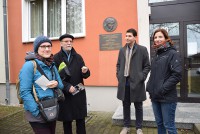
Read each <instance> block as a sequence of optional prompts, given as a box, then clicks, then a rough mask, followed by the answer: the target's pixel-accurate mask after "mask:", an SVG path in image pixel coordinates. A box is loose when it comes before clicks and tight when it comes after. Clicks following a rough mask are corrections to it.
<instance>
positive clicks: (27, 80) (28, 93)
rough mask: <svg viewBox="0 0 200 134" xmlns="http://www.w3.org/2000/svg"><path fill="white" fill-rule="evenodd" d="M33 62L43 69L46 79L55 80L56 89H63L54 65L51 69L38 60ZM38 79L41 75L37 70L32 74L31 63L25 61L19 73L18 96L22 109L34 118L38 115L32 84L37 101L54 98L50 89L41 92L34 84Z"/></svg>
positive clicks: (32, 66) (32, 67)
mask: <svg viewBox="0 0 200 134" xmlns="http://www.w3.org/2000/svg"><path fill="white" fill-rule="evenodd" d="M35 61H36V62H37V63H38V65H40V67H41V68H42V69H43V71H44V73H45V74H46V76H47V77H48V79H49V80H56V81H57V82H58V86H57V88H59V89H63V87H64V86H63V83H62V81H61V78H60V76H59V74H58V71H57V68H56V67H55V65H54V64H52V65H51V67H48V66H47V65H45V64H44V63H43V62H42V61H40V60H38V59H35ZM51 68H53V69H54V70H55V71H51ZM53 69H52V70H53ZM52 72H54V74H52ZM40 77H41V74H40V72H39V71H38V70H36V72H35V74H34V65H33V62H32V61H26V62H25V63H24V65H23V67H22V69H21V70H20V73H19V79H20V96H21V98H22V100H23V102H24V109H25V110H26V111H29V112H31V113H32V115H33V116H35V117H36V116H38V115H39V108H38V104H37V103H36V101H35V99H34V97H33V93H32V91H33V90H32V87H33V84H34V87H35V90H36V93H37V96H38V99H39V100H40V99H42V98H45V97H51V98H52V97H54V93H53V91H52V89H50V88H47V89H46V90H43V89H42V88H41V87H40V86H39V85H37V84H36V83H35V81H36V80H37V79H38V78H40Z"/></svg>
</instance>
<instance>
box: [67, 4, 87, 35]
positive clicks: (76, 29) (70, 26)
mask: <svg viewBox="0 0 200 134" xmlns="http://www.w3.org/2000/svg"><path fill="white" fill-rule="evenodd" d="M66 4H67V5H66V12H67V13H66V18H67V21H66V28H67V29H66V31H67V33H71V34H75V33H82V32H83V31H82V27H83V26H82V19H83V18H82V0H67V3H66Z"/></svg>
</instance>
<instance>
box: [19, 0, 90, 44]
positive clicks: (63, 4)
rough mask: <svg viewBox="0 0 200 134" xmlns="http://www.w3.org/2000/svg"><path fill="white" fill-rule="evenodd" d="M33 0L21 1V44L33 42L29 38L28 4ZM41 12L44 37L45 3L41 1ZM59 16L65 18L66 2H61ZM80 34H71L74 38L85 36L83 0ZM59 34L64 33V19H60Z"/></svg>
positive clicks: (45, 32) (45, 30)
mask: <svg viewBox="0 0 200 134" xmlns="http://www.w3.org/2000/svg"><path fill="white" fill-rule="evenodd" d="M31 1H35V0H22V42H23V43H25V42H33V41H34V40H35V38H31V25H30V20H31V19H30V2H31ZM43 1H44V3H43V6H44V7H43V11H44V18H43V22H44V26H43V27H44V31H43V33H44V35H45V36H47V1H48V0H43ZM61 14H62V15H61V16H66V0H61ZM82 18H83V19H82V26H83V27H82V28H83V29H82V31H83V32H82V33H75V34H72V35H73V36H74V37H75V38H79V37H85V36H86V27H85V0H82ZM61 24H62V26H61V30H62V31H61V34H65V33H66V17H62V18H61ZM50 39H51V40H57V39H59V37H50Z"/></svg>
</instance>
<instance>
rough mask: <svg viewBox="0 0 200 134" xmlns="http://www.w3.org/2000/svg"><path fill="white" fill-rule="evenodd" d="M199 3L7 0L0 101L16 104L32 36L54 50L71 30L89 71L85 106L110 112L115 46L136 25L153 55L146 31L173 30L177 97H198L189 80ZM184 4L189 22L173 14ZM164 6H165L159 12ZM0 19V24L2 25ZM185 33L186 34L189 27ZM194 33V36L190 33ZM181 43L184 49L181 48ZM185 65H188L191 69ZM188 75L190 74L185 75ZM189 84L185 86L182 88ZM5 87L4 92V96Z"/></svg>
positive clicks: (196, 41) (192, 79) (195, 60)
mask: <svg viewBox="0 0 200 134" xmlns="http://www.w3.org/2000/svg"><path fill="white" fill-rule="evenodd" d="M180 1H182V2H180ZM0 4H2V3H0ZM198 4H199V0H192V1H190V0H149V2H148V1H143V0H126V2H123V1H120V0H117V1H116V0H108V1H102V0H95V1H94V0H15V1H13V0H7V10H8V23H7V24H8V47H9V51H8V54H9V60H8V62H9V76H10V77H9V85H10V88H9V89H6V86H5V81H6V79H5V72H6V71H5V62H4V61H3V60H4V54H5V52H4V51H3V50H4V49H3V48H2V49H0V51H1V52H2V53H3V54H2V53H1V57H0V62H1V63H2V64H1V65H3V66H4V68H3V67H2V66H1V68H0V74H2V75H1V76H0V83H1V85H0V94H1V97H0V103H1V104H6V102H5V99H8V100H9V101H8V102H9V104H10V105H18V101H17V97H16V90H15V82H16V79H17V77H18V73H19V70H20V68H21V67H22V65H23V63H24V61H25V60H24V57H25V55H26V52H28V51H32V50H33V46H32V45H33V41H34V39H35V37H36V36H38V35H41V34H43V35H46V36H48V37H50V39H51V40H52V42H53V53H54V54H55V53H56V52H58V51H59V50H60V44H59V40H58V38H59V36H60V35H61V34H64V33H70V34H73V35H74V36H75V40H74V48H75V49H76V51H77V52H78V53H80V54H81V55H82V56H83V58H84V60H85V63H86V65H87V66H88V67H89V68H90V71H91V77H90V78H88V79H87V80H85V84H86V86H87V88H86V90H87V101H88V109H89V110H96V111H115V109H116V108H117V106H118V105H119V104H121V101H119V100H117V98H116V94H117V90H116V89H117V79H116V62H117V56H118V51H119V48H120V47H122V46H124V44H125V39H124V38H125V32H126V30H127V29H129V28H135V29H136V30H137V31H138V37H137V42H138V43H139V44H140V45H143V46H146V47H147V48H148V51H149V53H151V56H152V55H153V52H152V50H151V47H150V44H151V43H150V42H151V41H152V39H151V33H152V32H153V30H154V29H155V28H158V27H163V28H166V29H168V31H171V30H170V29H173V30H172V31H173V34H172V35H175V36H172V39H173V40H174V41H175V42H176V43H177V44H179V45H177V46H178V50H179V51H180V53H181V56H182V60H183V67H185V66H186V67H187V68H185V70H186V71H184V72H183V73H184V78H183V81H182V82H181V83H180V84H179V85H178V86H177V89H178V92H179V98H180V99H179V100H180V101H185V102H188V101H190V102H198V101H199V100H200V99H199V98H200V97H198V94H199V93H198V92H199V88H198V86H197V85H195V84H191V83H195V81H197V82H198V80H199V79H198V78H199V74H198V69H199V68H200V66H199V62H198V53H199V51H198V48H199V39H198V37H199V34H198V32H199V31H198V30H199V24H200V23H199V19H200V17H199V15H198V13H199V8H196V6H195V5H198ZM183 5H187V6H188V5H189V6H192V5H193V6H194V7H193V10H192V11H191V12H195V11H196V13H195V15H196V16H194V15H193V18H194V17H196V20H195V19H193V20H192V17H191V15H189V14H190V12H187V13H188V17H189V18H190V20H189V21H190V22H189V23H188V19H187V15H186V16H183V15H182V14H176V16H175V13H176V12H177V13H179V12H178V10H180V9H179V8H177V7H180V8H181V9H182V10H183V9H184V8H187V6H183ZM163 9H168V10H167V11H163V12H162V11H161V10H163ZM169 9H170V10H171V11H170V10H169ZM172 9H173V10H172ZM182 10H181V11H182ZM1 11H2V10H1ZM172 11H173V12H172ZM168 12H170V13H168ZM0 15H1V12H0ZM167 15H168V16H167ZM180 15H181V17H180ZM1 16H3V15H1ZM177 16H179V17H177ZM184 19H186V20H185V21H184ZM191 22H192V23H191ZM1 23H2V22H0V27H3V24H1ZM177 23H178V24H177ZM196 24H197V25H196ZM177 25H178V27H177ZM172 27H173V28H172ZM191 27H192V28H193V29H194V27H195V29H194V30H197V33H193V34H192V33H191V35H190V37H188V38H187V32H186V31H187V30H190V29H191ZM177 29H178V30H177ZM194 30H193V31H194ZM188 33H189V34H190V31H188ZM194 36H196V38H193V37H194ZM2 37H3V36H0V38H2ZM184 37H186V38H184ZM188 40H191V41H190V42H189V44H190V45H187V41H188ZM1 41H2V40H1ZM191 44H192V45H191ZM190 46H192V47H191V48H190ZM0 47H3V45H1V46H0ZM186 47H187V48H188V49H187V50H185V48H186ZM193 48H197V51H196V50H195V51H193ZM191 53H192V54H193V56H192V55H191ZM191 56H192V57H191ZM188 59H190V60H192V62H189V61H190V60H188ZM189 63H190V64H189ZM196 63H197V64H196ZM189 67H190V68H193V69H192V70H193V71H192V70H190V68H189ZM191 75H192V76H195V77H189V76H191ZM186 83H187V84H186ZM188 86H190V88H185V87H188ZM194 89H195V90H194ZM6 91H9V96H8V92H6ZM193 92H195V94H193ZM189 93H191V95H195V96H197V97H196V98H195V99H189V98H191V97H188V95H189ZM186 94H187V95H186ZM8 97H9V98H8ZM102 98H103V99H102ZM199 102H200V101H199Z"/></svg>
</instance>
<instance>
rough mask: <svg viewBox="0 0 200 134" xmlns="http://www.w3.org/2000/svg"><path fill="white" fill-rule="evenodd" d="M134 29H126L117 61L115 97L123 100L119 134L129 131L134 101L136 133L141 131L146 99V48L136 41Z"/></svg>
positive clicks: (140, 133) (138, 133)
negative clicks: (122, 125)
mask: <svg viewBox="0 0 200 134" xmlns="http://www.w3.org/2000/svg"><path fill="white" fill-rule="evenodd" d="M136 36H137V32H136V30H135V29H128V30H127V31H126V38H125V39H126V45H125V46H124V47H123V48H121V49H120V51H119V55H118V61H117V79H118V92H117V98H118V99H119V100H122V102H123V115H124V127H123V129H122V131H121V133H120V134H126V133H128V132H130V125H131V124H130V123H131V118H130V106H131V102H134V106H135V116H136V123H135V125H136V130H137V134H143V133H142V121H143V101H144V100H146V91H145V84H144V82H145V80H146V77H147V75H148V73H149V71H150V62H149V54H148V51H147V48H146V47H144V46H141V45H138V44H137V43H136Z"/></svg>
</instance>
